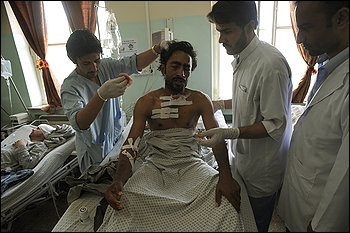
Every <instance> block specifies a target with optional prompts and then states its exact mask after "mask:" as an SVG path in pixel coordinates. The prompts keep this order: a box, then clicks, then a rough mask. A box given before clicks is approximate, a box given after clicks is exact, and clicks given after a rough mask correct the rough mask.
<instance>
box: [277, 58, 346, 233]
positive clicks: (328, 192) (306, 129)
mask: <svg viewBox="0 0 350 233" xmlns="http://www.w3.org/2000/svg"><path fill="white" fill-rule="evenodd" d="M278 213H279V215H280V216H281V217H282V219H283V220H284V222H285V224H286V226H287V227H288V229H289V230H290V231H306V230H307V226H308V224H309V222H310V221H311V220H312V223H311V226H312V228H313V230H314V231H324V232H327V231H328V232H329V231H349V58H347V60H345V62H343V63H342V64H340V65H339V66H338V67H337V68H336V69H335V70H334V71H333V72H332V73H330V75H329V77H328V78H327V79H326V80H325V81H324V83H323V84H322V86H321V87H320V89H319V90H318V92H317V93H316V95H315V96H314V98H313V100H312V101H311V102H310V104H309V105H308V106H306V109H305V112H304V113H303V114H302V115H301V117H300V118H299V120H298V122H297V123H296V125H295V127H294V133H293V136H292V140H291V145H290V150H289V154H288V162H287V169H286V173H285V178H284V183H283V186H282V191H281V195H280V198H279V203H278Z"/></svg>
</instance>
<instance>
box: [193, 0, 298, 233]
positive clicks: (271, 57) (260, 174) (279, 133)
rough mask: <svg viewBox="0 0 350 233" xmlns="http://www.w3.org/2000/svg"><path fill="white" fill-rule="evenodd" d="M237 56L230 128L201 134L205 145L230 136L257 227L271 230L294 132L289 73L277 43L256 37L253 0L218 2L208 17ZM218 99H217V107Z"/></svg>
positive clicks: (255, 17)
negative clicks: (273, 43) (274, 44)
mask: <svg viewBox="0 0 350 233" xmlns="http://www.w3.org/2000/svg"><path fill="white" fill-rule="evenodd" d="M207 18H208V20H209V21H210V22H211V23H214V24H215V26H216V30H217V31H218V32H219V33H220V39H219V43H222V44H223V46H224V47H225V49H226V52H227V54H229V55H233V56H234V58H235V59H234V60H233V62H232V66H233V82H232V83H233V84H232V99H231V100H227V101H225V106H227V108H231V107H232V128H228V129H224V128H215V129H211V130H208V131H205V132H201V133H199V135H198V136H199V137H202V138H203V137H205V136H209V137H210V139H208V140H204V139H198V140H199V142H200V143H201V144H202V145H205V146H210V147H213V146H215V145H216V144H217V143H218V142H220V141H221V140H222V139H224V138H225V139H236V140H231V141H230V143H232V147H231V148H232V152H233V154H234V155H235V159H234V161H235V167H236V168H237V169H238V172H239V174H240V175H241V176H242V178H243V180H244V182H245V184H246V186H247V190H248V196H249V199H250V203H251V206H252V209H253V212H254V217H255V221H256V225H257V228H258V230H259V231H260V232H261V231H266V232H267V231H268V228H269V224H270V221H271V217H272V213H273V210H274V204H275V199H276V196H277V192H278V191H279V189H280V188H281V185H282V181H283V175H284V171H285V164H286V160H287V152H288V148H289V142H290V137H291V133H292V132H291V131H292V122H291V97H292V82H291V71H290V68H289V65H288V63H287V61H286V59H285V58H284V57H283V55H282V54H281V53H280V52H279V51H278V50H277V49H276V48H275V47H273V46H271V45H270V44H267V43H265V42H262V41H260V40H259V39H258V37H257V36H256V35H255V32H254V29H256V27H257V25H258V22H257V12H256V5H255V3H254V1H241V2H240V1H227V2H226V1H218V2H217V3H216V4H215V5H214V6H213V8H212V11H211V12H210V13H209V14H208V15H207ZM215 104H216V103H215V102H214V105H215Z"/></svg>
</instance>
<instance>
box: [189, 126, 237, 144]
mask: <svg viewBox="0 0 350 233" xmlns="http://www.w3.org/2000/svg"><path fill="white" fill-rule="evenodd" d="M206 136H209V137H210V139H207V140H205V139H202V138H204V137H206ZM195 137H196V138H197V141H198V142H199V144H201V145H203V146H208V147H214V146H216V144H218V143H220V142H222V141H223V140H224V139H236V138H238V137H239V129H238V128H234V129H231V128H213V129H209V130H207V131H203V132H202V131H199V132H198V134H196V135H195Z"/></svg>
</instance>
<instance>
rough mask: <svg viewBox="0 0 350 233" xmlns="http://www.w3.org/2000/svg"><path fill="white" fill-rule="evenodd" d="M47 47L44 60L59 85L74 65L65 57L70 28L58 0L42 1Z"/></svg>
mask: <svg viewBox="0 0 350 233" xmlns="http://www.w3.org/2000/svg"><path fill="white" fill-rule="evenodd" d="M44 8H45V19H46V27H47V34H48V35H47V38H48V48H47V55H46V60H47V62H48V64H49V66H50V69H51V71H52V72H53V74H54V75H55V77H56V78H57V80H58V83H59V84H60V85H61V84H62V83H63V80H64V79H65V78H66V77H67V76H68V75H69V74H70V73H71V72H72V71H73V70H74V68H75V65H74V64H73V62H72V61H71V60H69V58H68V57H67V52H66V42H67V40H68V37H69V35H70V34H71V30H70V27H69V24H68V20H67V16H66V13H65V12H64V9H63V6H62V3H61V2H60V1H44Z"/></svg>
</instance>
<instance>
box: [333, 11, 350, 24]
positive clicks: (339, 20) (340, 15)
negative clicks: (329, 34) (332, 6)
mask: <svg viewBox="0 0 350 233" xmlns="http://www.w3.org/2000/svg"><path fill="white" fill-rule="evenodd" d="M335 18H336V24H337V26H338V27H340V28H345V27H347V28H349V8H345V7H343V8H341V9H339V10H338V12H337V13H336V14H335Z"/></svg>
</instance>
